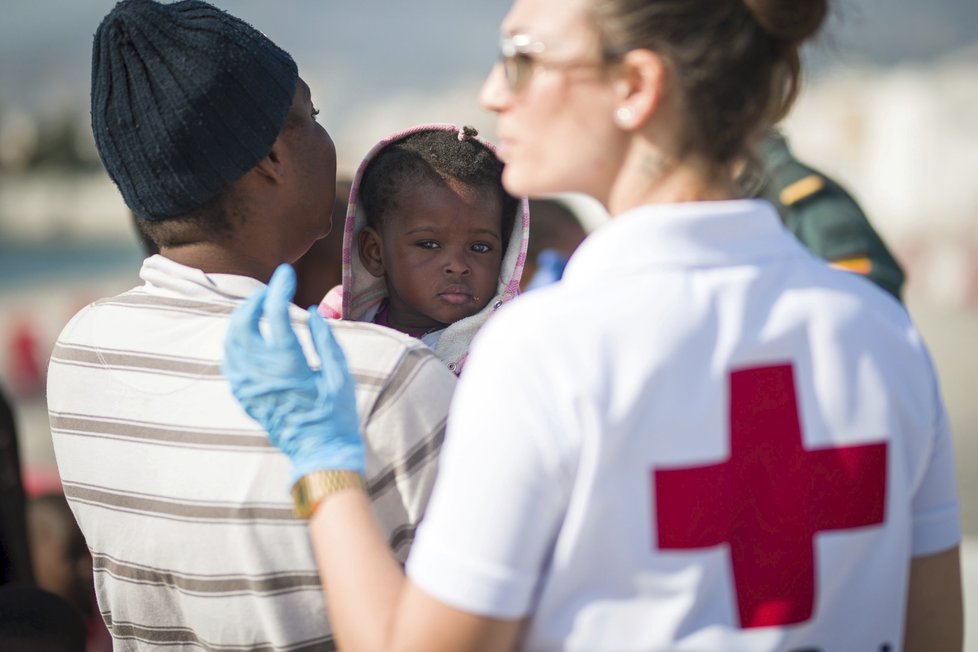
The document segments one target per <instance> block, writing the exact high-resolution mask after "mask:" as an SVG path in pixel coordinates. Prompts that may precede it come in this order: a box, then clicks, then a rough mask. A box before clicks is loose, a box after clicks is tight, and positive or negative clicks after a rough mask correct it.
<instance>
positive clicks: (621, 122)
mask: <svg viewBox="0 0 978 652" xmlns="http://www.w3.org/2000/svg"><path fill="white" fill-rule="evenodd" d="M615 122H617V123H618V126H619V127H630V126H631V124H632V110H631V108H629V107H627V106H619V107H618V108H617V109H615Z"/></svg>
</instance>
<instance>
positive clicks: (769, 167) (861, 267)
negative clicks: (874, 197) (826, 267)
mask: <svg viewBox="0 0 978 652" xmlns="http://www.w3.org/2000/svg"><path fill="white" fill-rule="evenodd" d="M758 158H759V161H760V164H761V167H762V172H761V179H760V186H759V189H758V190H756V191H755V192H754V193H752V194H753V195H754V196H757V197H763V198H765V199H767V200H769V201H770V202H771V203H772V204H774V205H775V207H777V209H778V213H780V215H781V219H782V220H783V221H784V224H785V226H786V227H787V228H788V230H789V231H791V232H792V233H793V234H795V236H796V237H797V238H798V239H799V240H800V241H801V242H802V244H804V245H805V246H806V247H808V248H809V249H810V250H811V251H812V253H814V254H815V255H817V256H819V257H821V258H824V259H825V260H826V261H828V262H829V264H830V265H832V266H833V267H837V268H839V269H844V270H847V271H850V272H855V273H857V274H861V275H863V276H865V277H867V278H868V279H870V280H871V281H873V282H874V283H876V284H877V285H878V286H880V287H881V288H883V289H884V290H886V291H887V292H889V293H890V294H892V295H893V296H894V297H896V298H897V299H901V292H902V290H903V282H904V274H903V270H902V269H901V268H900V265H899V263H897V261H896V259H894V258H893V255H892V254H891V253H890V251H889V249H887V247H886V244H885V243H884V242H883V240H882V238H880V236H879V234H878V233H877V232H876V230H875V229H874V228H873V226H872V225H871V224H870V223H869V220H868V219H867V218H866V214H865V213H863V211H862V209H861V208H860V207H859V204H857V203H856V201H855V200H854V199H853V198H852V196H851V195H849V193H848V192H846V190H845V189H844V188H843V187H842V186H840V185H839V184H838V183H836V182H835V181H834V180H832V179H831V178H829V177H828V176H826V175H825V174H823V173H822V172H819V171H818V170H815V169H814V168H812V167H810V166H808V165H806V164H804V163H802V162H800V161H798V159H796V158H795V156H794V154H792V152H791V149H790V148H789V147H788V143H787V141H786V140H785V137H784V135H782V134H781V133H780V132H778V131H776V130H774V129H772V130H770V131H769V132H768V133H767V134H766V136H765V138H764V140H763V141H762V142H761V144H760V146H759V148H758Z"/></svg>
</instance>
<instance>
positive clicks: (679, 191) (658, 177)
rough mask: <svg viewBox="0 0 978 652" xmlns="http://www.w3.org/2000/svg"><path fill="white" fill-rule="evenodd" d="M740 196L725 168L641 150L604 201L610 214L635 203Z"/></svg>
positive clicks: (628, 163)
mask: <svg viewBox="0 0 978 652" xmlns="http://www.w3.org/2000/svg"><path fill="white" fill-rule="evenodd" d="M739 196H740V193H739V191H738V189H737V186H736V184H735V182H734V180H733V178H732V176H731V175H730V174H729V172H728V171H727V170H725V169H721V168H720V166H717V165H716V164H709V163H706V162H705V161H702V160H699V159H697V158H695V157H686V158H684V159H682V160H680V161H668V160H665V159H662V158H660V157H658V156H656V155H653V154H648V153H646V154H644V155H641V156H640V157H638V158H637V160H632V161H629V162H627V163H626V164H625V165H624V166H623V167H622V170H621V172H620V173H619V175H618V178H617V180H616V182H615V184H614V186H613V187H612V189H611V192H610V193H609V195H608V197H607V200H606V202H605V207H606V208H607V209H608V212H609V214H611V216H612V217H614V216H616V215H620V214H621V213H624V212H625V211H628V210H630V209H632V208H635V207H637V206H644V205H647V204H671V203H678V202H694V201H722V200H726V199H735V198H737V197H739Z"/></svg>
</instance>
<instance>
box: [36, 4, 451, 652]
mask: <svg viewBox="0 0 978 652" xmlns="http://www.w3.org/2000/svg"><path fill="white" fill-rule="evenodd" d="M91 100H92V130H93V132H94V134H95V142H96V144H97V146H98V151H99V155H100V156H101V158H102V162H103V163H104V165H105V169H106V171H107V172H108V174H109V176H110V177H111V178H112V180H113V181H114V182H115V184H116V185H117V186H118V188H119V192H120V193H121V194H122V197H123V198H124V200H125V202H126V204H127V205H128V206H129V208H130V209H131V210H132V212H133V213H134V214H135V216H136V217H137V222H138V225H139V228H140V230H141V231H142V232H143V233H144V234H145V235H146V236H147V237H148V238H149V239H151V240H152V241H153V242H154V243H155V245H156V246H157V247H158V248H159V251H160V254H159V255H155V256H151V257H150V258H147V259H146V261H145V262H144V264H143V267H142V270H141V271H140V276H141V278H142V281H143V284H142V285H140V286H138V287H136V288H133V289H132V290H130V291H128V292H125V293H123V294H121V295H118V296H115V297H111V298H106V299H102V300H99V301H96V302H94V303H93V304H91V305H89V306H88V307H86V308H84V309H83V310H82V311H81V312H79V313H78V315H76V316H75V317H74V318H73V319H72V321H71V322H70V323H69V324H68V325H67V326H66V327H65V329H64V330H63V331H62V333H61V335H60V337H59V339H58V342H57V344H56V345H55V348H54V352H53V354H52V357H51V364H50V368H49V374H48V409H49V413H50V415H49V416H50V423H51V432H52V436H53V439H54V445H55V453H56V456H57V460H58V466H59V470H60V472H61V478H62V483H63V486H64V490H65V495H66V496H67V498H68V500H69V503H70V504H71V508H72V511H73V513H74V515H75V518H76V519H77V520H78V523H79V525H80V526H81V529H82V532H83V533H84V535H85V538H86V542H87V544H88V546H89V548H90V549H91V552H92V558H93V561H94V570H95V576H96V577H95V584H96V588H97V592H98V601H99V608H100V610H101V612H102V614H103V616H104V618H105V620H106V624H107V625H108V627H109V630H110V631H111V633H112V635H113V638H114V645H115V649H116V650H143V649H158V648H161V647H166V648H167V649H198V648H200V649H234V650H246V649H248V650H250V649H267V650H273V649H274V650H285V649H288V650H332V649H335V646H334V644H333V639H332V636H331V634H330V631H329V626H328V623H327V622H326V616H325V610H324V605H323V602H322V597H321V596H322V594H321V591H320V587H319V580H318V575H317V572H316V565H315V560H314V559H313V556H312V552H311V548H310V545H309V541H308V535H307V531H306V522H305V521H304V520H300V519H298V518H296V517H295V516H294V515H293V510H292V503H291V502H290V501H289V496H288V492H287V489H288V486H289V476H288V470H289V464H288V460H287V459H286V458H285V457H284V456H283V455H281V454H279V453H278V452H277V451H276V449H274V448H272V447H271V446H270V445H269V444H268V442H267V439H266V436H265V433H264V432H263V431H262V430H261V429H260V427H259V426H258V424H257V423H255V422H254V421H253V420H252V419H251V418H250V417H248V416H247V415H246V414H245V413H244V412H243V411H242V410H241V408H240V407H239V406H238V404H237V402H236V401H235V400H234V398H233V397H232V395H231V392H230V389H229V387H228V383H227V381H226V379H225V378H224V376H223V375H222V374H221V372H220V365H221V358H222V355H223V346H224V335H225V331H226V327H227V320H228V318H229V316H230V313H231V310H232V309H233V308H234V307H235V306H236V305H237V304H238V303H239V302H240V301H241V300H243V299H244V298H245V297H247V296H249V295H250V294H252V293H253V292H254V291H255V290H256V289H258V288H260V287H262V285H263V284H264V283H265V282H266V281H267V280H268V279H269V277H270V276H271V274H272V271H273V270H274V269H275V268H276V267H277V266H278V265H279V264H281V263H283V262H292V261H295V260H296V259H298V258H299V257H300V256H301V255H302V254H303V253H305V252H306V251H307V250H308V249H309V248H310V247H311V245H312V243H313V242H314V241H315V240H316V239H317V238H320V237H322V236H323V235H324V234H325V233H326V232H327V231H328V229H329V223H330V213H331V211H332V206H333V197H334V193H335V171H336V157H335V151H334V149H333V144H332V141H331V140H330V137H329V135H328V134H327V133H326V131H325V129H323V127H322V126H321V125H319V124H318V123H317V121H316V113H317V111H316V109H315V108H314V106H313V102H312V98H311V95H310V91H309V87H308V86H307V85H306V83H305V82H304V81H303V80H302V79H301V78H300V77H299V75H298V71H297V67H296V64H295V62H294V61H293V60H292V58H291V57H290V56H289V55H288V54H287V53H286V52H285V51H283V50H282V49H280V48H279V47H278V46H276V45H275V44H274V43H272V42H271V41H270V40H269V39H268V38H267V37H265V36H264V35H263V34H261V33H260V32H259V31H257V30H256V29H254V28H253V27H251V26H250V25H248V24H246V23H245V22H243V21H241V20H240V19H238V18H235V17H234V16H231V15H229V14H227V13H226V12H224V11H222V10H220V9H217V8H215V7H213V6H211V5H209V4H207V3H205V2H201V1H199V0H185V1H183V2H176V3H172V4H160V3H157V2H155V1H153V0H124V1H123V2H120V3H119V4H118V5H116V7H115V8H114V9H112V11H111V12H110V13H109V14H108V15H107V16H105V18H104V19H103V20H102V23H101V24H100V25H99V27H98V29H97V30H96V32H95V37H94V47H93V52H92V92H91ZM306 318H307V314H306V313H305V312H304V311H303V310H301V309H299V308H298V307H295V309H294V313H293V315H292V320H293V323H304V322H305V320H306ZM300 331H301V333H300V337H301V338H302V339H303V345H304V346H305V347H306V350H310V351H311V350H312V349H311V346H310V343H309V340H308V329H307V328H301V329H300ZM333 331H334V333H335V334H336V337H337V339H338V340H339V342H340V344H341V345H342V346H343V348H344V349H345V352H346V355H347V358H348V361H349V364H350V368H351V370H352V371H353V373H354V376H355V377H356V380H357V403H358V405H359V407H360V409H361V416H360V421H361V426H362V427H363V429H364V432H365V436H366V440H367V449H368V450H367V476H368V478H367V483H368V489H369V491H370V495H371V498H372V500H373V503H374V507H375V511H376V514H377V516H378V519H379V521H380V522H381V524H382V526H383V528H384V530H385V532H386V534H387V536H388V540H389V541H390V544H391V547H392V549H393V552H394V554H395V555H396V556H397V557H398V558H399V559H401V560H402V561H403V560H404V559H405V558H406V556H407V551H408V547H409V546H410V543H411V541H412V539H413V534H414V527H415V525H416V524H417V523H418V521H419V520H420V518H421V515H422V512H423V509H424V505H425V503H426V501H427V498H428V494H429V491H430V488H431V484H432V482H433V480H434V475H435V469H436V457H437V452H438V449H439V447H440V443H441V439H442V436H443V429H444V421H445V416H446V414H447V410H448V402H449V399H450V397H451V393H452V390H453V388H454V382H455V377H454V376H453V375H452V374H451V372H449V371H448V370H447V369H446V368H444V367H443V366H442V365H441V364H440V363H439V362H438V360H437V359H436V358H435V357H434V356H433V355H432V354H431V352H430V351H429V350H428V349H427V348H426V347H425V346H424V345H423V344H421V343H420V342H418V341H417V340H414V339H413V338H410V337H408V336H401V335H400V334H398V333H394V332H391V331H389V330H387V329H383V328H381V327H377V326H375V325H372V324H366V323H360V322H339V323H336V324H335V325H334V328H333ZM312 362H313V363H317V362H318V361H315V360H313V361H312Z"/></svg>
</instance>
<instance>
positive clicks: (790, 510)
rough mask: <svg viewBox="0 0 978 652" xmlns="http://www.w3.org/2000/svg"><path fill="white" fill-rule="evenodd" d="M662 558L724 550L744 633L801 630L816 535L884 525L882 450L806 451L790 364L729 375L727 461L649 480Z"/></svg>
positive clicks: (808, 610) (807, 612)
mask: <svg viewBox="0 0 978 652" xmlns="http://www.w3.org/2000/svg"><path fill="white" fill-rule="evenodd" d="M652 481H653V484H654V486H655V510H656V525H657V532H658V542H657V544H658V547H659V549H661V550H683V549H690V548H707V547H711V546H719V545H721V544H723V543H726V544H727V545H728V546H729V548H730V560H731V565H732V570H733V580H734V587H735V590H736V595H737V611H738V613H739V615H740V626H741V628H744V629H746V628H751V627H769V626H775V625H788V624H792V623H801V622H804V621H806V620H809V619H810V618H811V617H812V609H813V605H814V603H815V588H816V587H815V564H816V559H815V550H814V547H815V546H814V536H815V533H816V532H819V531H823V530H847V529H852V528H857V527H863V526H867V525H873V524H876V523H882V522H883V515H884V505H885V502H886V501H885V498H886V443H879V444H866V445H860V446H846V447H840V448H822V449H816V450H806V449H805V448H803V446H802V437H801V425H800V421H799V419H798V403H797V398H796V396H795V383H794V377H793V374H792V368H791V365H790V364H785V365H778V366H771V367H758V368H754V369H742V370H738V371H734V372H732V373H731V374H730V458H729V459H728V460H727V461H725V462H722V463H720V464H711V465H709V466H698V467H689V468H681V469H658V470H655V471H654V472H653V478H652Z"/></svg>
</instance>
